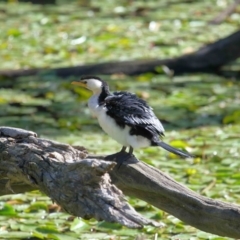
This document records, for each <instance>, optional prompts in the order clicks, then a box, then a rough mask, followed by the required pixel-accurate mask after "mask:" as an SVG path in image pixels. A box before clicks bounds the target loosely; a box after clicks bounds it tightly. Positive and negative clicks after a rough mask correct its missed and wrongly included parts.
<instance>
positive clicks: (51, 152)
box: [0, 128, 240, 238]
mask: <svg viewBox="0 0 240 240" xmlns="http://www.w3.org/2000/svg"><path fill="white" fill-rule="evenodd" d="M2 129H3V128H0V171H1V172H3V173H5V174H1V175H0V176H1V177H0V185H1V184H2V181H6V179H8V181H10V182H11V184H7V186H8V187H9V186H11V187H12V188H13V187H15V182H17V183H19V182H21V183H22V184H25V185H26V186H30V187H31V188H29V189H32V188H36V189H40V190H41V191H43V192H45V193H46V194H47V195H48V196H50V197H51V198H53V199H54V200H55V201H56V202H57V203H59V204H60V205H61V206H62V207H63V208H64V209H66V210H67V211H68V212H70V213H71V214H73V215H76V216H84V217H86V218H88V217H95V218H97V219H105V220H107V221H115V222H120V223H121V224H123V225H126V226H131V227H139V226H142V225H145V224H153V225H157V224H156V223H155V222H151V221H149V220H146V219H144V220H142V218H140V217H139V215H137V213H135V215H134V214H133V213H132V212H131V211H132V210H133V209H132V208H131V207H130V206H129V205H126V202H124V201H123V195H122V194H121V191H120V190H119V189H121V190H122V191H123V193H124V194H126V195H129V196H135V197H137V198H140V199H142V200H144V201H146V202H148V203H150V204H152V205H154V206H156V207H158V208H160V209H162V210H164V211H166V212H168V213H170V214H172V215H174V216H176V217H177V218H179V219H181V220H182V221H184V222H186V223H187V224H189V225H192V226H194V227H196V228H198V229H201V230H203V231H206V232H209V233H213V234H217V235H220V236H226V237H232V238H240V206H237V205H234V204H229V203H225V202H222V201H218V200H214V199H210V198H206V197H203V196H201V195H199V194H197V193H195V192H194V191H192V190H190V189H188V188H186V187H185V186H183V185H181V184H180V183H178V182H176V181H174V180H173V179H172V178H171V177H169V176H168V175H166V174H164V173H163V172H161V171H159V170H158V169H156V168H153V167H151V166H149V165H147V164H145V163H143V162H141V161H139V160H137V159H136V158H135V157H133V156H131V157H130V158H129V159H128V161H126V162H124V163H123V164H122V165H121V167H120V168H119V167H117V165H115V164H114V162H113V161H108V162H107V161H104V160H103V159H106V158H104V157H100V156H90V155H87V154H86V152H85V151H84V150H83V148H80V150H79V147H76V148H75V147H71V146H69V145H66V144H61V143H56V142H52V141H49V140H45V139H40V138H37V137H36V136H35V135H32V134H30V135H29V136H27V135H26V133H25V134H24V137H23V138H19V136H20V135H21V134H16V130H14V131H15V133H14V136H18V137H17V138H15V137H13V135H12V134H11V131H10V132H9V129H8V135H6V130H2ZM19 131H21V130H19ZM81 149H82V150H81ZM115 157H116V159H115V160H116V162H118V161H119V160H121V158H122V157H123V156H122V155H121V154H120V155H115ZM108 173H109V174H110V177H111V183H110V178H109V175H108ZM112 184H114V185H112ZM115 186H116V187H115ZM8 189H9V188H8ZM26 189H27V187H25V190H26ZM59 189H61V190H59ZM9 191H10V190H9ZM0 194H3V193H2V192H0ZM135 219H137V220H135ZM144 221H145V222H144ZM134 224H135V225H134Z"/></svg>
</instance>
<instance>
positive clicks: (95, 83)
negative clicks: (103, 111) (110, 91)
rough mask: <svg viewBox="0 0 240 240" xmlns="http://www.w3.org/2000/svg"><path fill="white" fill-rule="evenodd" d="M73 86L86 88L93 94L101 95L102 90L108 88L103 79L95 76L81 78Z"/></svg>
mask: <svg viewBox="0 0 240 240" xmlns="http://www.w3.org/2000/svg"><path fill="white" fill-rule="evenodd" d="M72 84H74V85H78V86H81V87H85V88H87V89H89V90H90V91H92V92H93V93H100V92H101V91H102V88H103V87H104V86H106V83H105V82H104V81H103V80H102V79H101V78H99V77H94V76H85V77H81V79H80V80H79V81H74V82H72Z"/></svg>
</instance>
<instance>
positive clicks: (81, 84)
mask: <svg viewBox="0 0 240 240" xmlns="http://www.w3.org/2000/svg"><path fill="white" fill-rule="evenodd" d="M71 84H73V85H78V86H81V87H86V84H85V83H83V82H81V81H79V82H77V81H74V82H71Z"/></svg>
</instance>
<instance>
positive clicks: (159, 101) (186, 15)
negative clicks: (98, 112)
mask: <svg viewBox="0 0 240 240" xmlns="http://www.w3.org/2000/svg"><path fill="white" fill-rule="evenodd" d="M168 2H169V1H164V0H163V1H132V2H131V4H130V3H129V2H128V1H123V0H121V1H105V0H104V1H92V2H91V4H90V6H88V7H82V6H81V1H77V2H75V1H73V2H71V3H68V4H67V5H66V4H64V3H63V4H60V5H58V6H46V7H45V6H44V7H41V6H31V5H28V4H4V3H1V4H0V21H4V24H2V25H1V31H0V59H1V60H2V61H1V69H18V68H31V67H46V68H52V67H61V66H70V65H76V64H85V63H90V62H103V61H109V60H115V61H116V60H117V61H118V60H129V59H145V58H168V57H173V56H178V55H181V54H183V53H186V52H190V51H193V50H195V49H197V48H198V47H200V46H202V45H203V44H205V43H209V42H211V41H214V40H215V39H217V38H219V37H224V36H225V35H227V34H230V33H231V32H233V31H234V30H236V29H237V26H238V24H239V16H238V15H239V14H238V13H236V15H234V16H232V17H231V18H229V19H228V20H227V21H226V22H225V23H223V24H222V25H219V26H211V25H208V24H207V21H208V20H210V19H211V18H212V17H213V16H215V15H216V14H217V13H218V12H219V11H221V9H222V8H223V7H221V6H218V5H216V1H215V0H214V1H213V0H210V1H195V2H194V3H191V4H188V3H183V2H182V1H176V4H173V3H172V4H169V3H168ZM226 2H227V1H226ZM159 73H160V74H159V75H153V74H149V73H146V74H143V75H141V76H135V77H129V76H124V75H121V74H116V75H112V76H102V77H103V78H104V79H105V80H107V81H108V82H109V84H110V86H111V90H128V91H131V92H135V93H136V94H137V95H138V96H139V97H142V98H144V99H145V100H147V101H148V103H149V104H150V105H151V106H152V107H153V108H154V111H155V113H156V115H157V116H158V117H159V119H160V120H161V121H162V122H163V124H164V127H165V129H166V137H165V138H164V141H166V142H168V143H170V144H172V145H173V146H175V147H179V148H182V149H186V150H188V151H190V152H191V153H193V154H194V155H195V158H194V159H193V160H182V159H179V158H178V157H177V156H174V155H172V154H170V153H167V152H166V151H164V150H162V149H159V148H154V147H152V148H147V149H140V150H136V151H135V154H136V156H137V157H138V158H139V159H141V160H142V161H145V162H146V163H148V164H151V165H153V166H155V167H157V168H159V169H161V170H162V171H164V172H166V173H168V174H169V175H171V176H172V177H173V178H174V179H175V180H177V181H179V182H180V183H182V184H184V185H186V186H188V187H189V188H191V189H193V190H194V191H197V192H199V193H201V194H203V195H205V196H208V197H211V198H216V199H220V200H223V201H227V202H231V203H235V204H240V201H239V183H240V174H239V169H240V163H239V161H237V160H238V158H239V155H240V148H239V143H238V142H239V134H238V133H239V132H240V127H239V121H240V115H239V103H240V102H239V99H240V95H239V87H240V84H239V82H238V81H237V80H234V79H232V78H223V77H218V76H214V75H211V74H191V75H190V74H189V75H184V76H173V78H169V77H168V76H166V75H164V74H163V71H162V69H159ZM73 80H75V77H70V78H67V79H61V78H58V77H57V76H55V75H54V74H53V73H52V74H49V73H44V74H41V75H38V76H32V77H21V78H18V79H9V78H8V79H6V78H1V79H0V124H1V125H7V126H14V127H21V128H25V129H30V130H32V131H36V132H37V133H38V135H39V136H40V137H46V138H50V139H54V140H57V141H60V142H66V143H69V144H74V145H81V146H85V147H86V148H87V149H88V151H89V152H91V153H96V154H110V153H113V152H116V151H118V150H119V149H120V147H121V146H119V144H117V143H116V142H114V141H113V140H112V139H110V138H109V137H108V136H107V135H106V134H105V133H103V132H102V130H101V129H100V127H99V125H98V124H97V120H96V119H94V118H92V117H91V115H90V114H89V110H88V109H87V106H86V102H87V99H88V97H89V96H90V93H89V92H88V91H87V90H84V89H81V88H76V87H73V86H72V85H71V84H70V83H71V81H73ZM127 198H128V200H129V202H130V203H131V204H132V206H134V207H135V208H136V209H137V211H138V212H140V213H141V214H143V215H144V216H146V217H149V218H152V219H156V220H159V221H162V222H164V223H165V224H166V227H165V228H163V229H155V228H153V227H150V226H149V227H145V228H144V229H142V230H132V229H126V228H125V227H121V226H119V225H117V224H109V223H106V222H97V221H96V220H94V219H91V220H89V221H86V220H83V219H79V218H76V217H72V216H69V215H68V214H66V213H64V212H62V211H61V209H60V208H59V207H58V206H57V205H56V204H54V203H52V202H51V201H50V199H49V198H47V197H46V196H44V195H43V194H41V193H39V192H38V191H34V192H31V193H26V194H16V195H6V196H1V197H0V238H3V239H19V238H21V239H60V240H61V239H63V240H65V239H70V240H71V239H133V238H136V237H138V238H139V239H154V237H155V239H156V238H157V237H158V239H181V240H183V239H215V240H220V239H228V238H223V237H218V236H215V235H212V234H208V233H205V232H202V231H200V230H197V229H195V228H193V227H191V226H188V225H185V224H184V223H182V222H181V221H180V220H178V219H177V218H175V217H173V216H171V215H168V214H167V213H165V212H163V211H161V210H159V209H156V208H154V207H152V206H151V205H149V204H147V203H145V202H143V201H141V200H139V199H135V198H129V197H127Z"/></svg>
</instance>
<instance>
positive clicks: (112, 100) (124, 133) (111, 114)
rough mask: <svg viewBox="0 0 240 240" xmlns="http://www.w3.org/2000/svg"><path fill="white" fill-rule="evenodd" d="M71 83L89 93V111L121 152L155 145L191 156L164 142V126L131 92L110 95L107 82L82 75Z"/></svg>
mask: <svg viewBox="0 0 240 240" xmlns="http://www.w3.org/2000/svg"><path fill="white" fill-rule="evenodd" d="M72 84H74V85H78V86H81V87H84V88H87V89H88V90H90V91H92V96H91V97H90V98H89V100H88V107H89V109H90V112H91V114H92V115H93V116H94V117H96V118H97V119H98V122H99V125H100V126H101V128H102V129H103V131H105V132H106V133H107V134H108V135H109V136H110V137H111V138H113V139H114V140H115V141H117V142H118V143H120V144H121V145H122V148H121V150H120V152H125V153H127V148H129V151H128V153H129V154H131V155H132V154H133V151H134V149H139V148H145V147H150V146H154V147H156V146H158V147H161V148H163V149H165V150H167V151H168V152H171V153H174V154H175V155H178V156H180V157H182V158H192V157H193V156H192V155H191V154H190V153H188V152H184V151H182V150H180V149H177V148H174V147H172V146H170V145H169V144H167V143H165V142H163V140H162V138H163V137H164V127H163V125H162V123H161V122H160V120H159V119H158V118H157V117H156V115H155V114H154V112H153V109H152V108H151V107H150V106H149V105H148V104H147V102H146V101H145V100H143V99H141V98H139V97H138V96H136V95H135V94H133V93H130V92H125V91H116V92H110V89H109V85H108V84H107V82H106V81H104V80H102V79H101V78H99V77H97V76H83V77H81V78H80V80H78V81H73V82H72Z"/></svg>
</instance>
